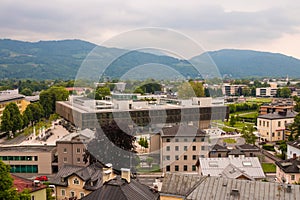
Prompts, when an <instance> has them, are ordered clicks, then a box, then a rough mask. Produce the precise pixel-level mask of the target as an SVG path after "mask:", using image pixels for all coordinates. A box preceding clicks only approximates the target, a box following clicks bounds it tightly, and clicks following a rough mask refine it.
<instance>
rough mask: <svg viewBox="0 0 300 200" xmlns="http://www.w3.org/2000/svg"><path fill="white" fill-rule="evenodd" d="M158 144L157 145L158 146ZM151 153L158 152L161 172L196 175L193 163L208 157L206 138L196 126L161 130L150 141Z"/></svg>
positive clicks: (180, 126)
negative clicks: (200, 158)
mask: <svg viewBox="0 0 300 200" xmlns="http://www.w3.org/2000/svg"><path fill="white" fill-rule="evenodd" d="M158 144H159V145H158ZM150 146H155V147H150V149H151V151H152V152H151V153H154V152H153V151H154V150H156V151H159V153H160V163H161V167H162V170H163V172H164V173H165V172H189V173H196V166H195V163H196V162H197V159H198V158H199V156H200V157H207V155H208V151H207V149H208V137H207V135H206V134H205V133H204V132H203V131H202V130H200V129H199V128H198V127H196V126H191V125H176V126H172V127H165V128H162V130H161V132H160V133H159V134H157V135H156V136H155V137H151V139H150Z"/></svg>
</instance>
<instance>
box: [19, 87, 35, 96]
mask: <svg viewBox="0 0 300 200" xmlns="http://www.w3.org/2000/svg"><path fill="white" fill-rule="evenodd" d="M20 93H21V94H23V95H25V96H32V90H31V89H30V88H24V89H23V90H22V91H21V92H20Z"/></svg>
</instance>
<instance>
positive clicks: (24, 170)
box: [10, 165, 38, 173]
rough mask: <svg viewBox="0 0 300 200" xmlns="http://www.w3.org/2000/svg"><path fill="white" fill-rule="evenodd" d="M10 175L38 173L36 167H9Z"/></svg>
mask: <svg viewBox="0 0 300 200" xmlns="http://www.w3.org/2000/svg"><path fill="white" fill-rule="evenodd" d="M10 172H11V173H38V166H37V165H10Z"/></svg>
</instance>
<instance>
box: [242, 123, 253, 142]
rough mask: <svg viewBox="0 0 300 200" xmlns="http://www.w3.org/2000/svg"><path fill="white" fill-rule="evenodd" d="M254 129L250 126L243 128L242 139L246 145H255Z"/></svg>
mask: <svg viewBox="0 0 300 200" xmlns="http://www.w3.org/2000/svg"><path fill="white" fill-rule="evenodd" d="M253 132H254V127H253V126H251V125H247V126H244V127H243V129H242V132H241V133H242V138H244V139H245V142H246V143H247V144H253V145H254V144H255V141H256V139H257V137H256V136H255V135H254V133H253Z"/></svg>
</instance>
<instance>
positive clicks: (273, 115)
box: [258, 111, 298, 119]
mask: <svg viewBox="0 0 300 200" xmlns="http://www.w3.org/2000/svg"><path fill="white" fill-rule="evenodd" d="M297 114H298V113H297V112H294V111H287V112H286V114H285V115H284V114H280V113H279V112H274V113H268V114H265V115H259V116H258V118H262V119H286V118H294V117H296V115H297Z"/></svg>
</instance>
